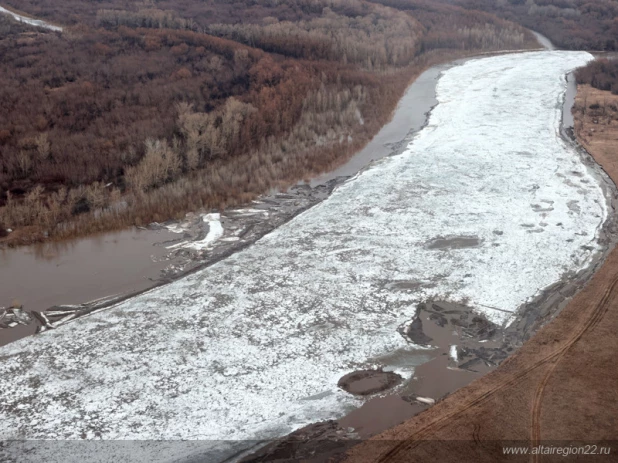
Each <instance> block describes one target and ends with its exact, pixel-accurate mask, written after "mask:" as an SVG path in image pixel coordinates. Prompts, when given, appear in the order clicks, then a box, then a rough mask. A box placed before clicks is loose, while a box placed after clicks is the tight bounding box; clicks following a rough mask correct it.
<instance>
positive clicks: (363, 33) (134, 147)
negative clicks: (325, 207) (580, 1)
mask: <svg viewBox="0 0 618 463" xmlns="http://www.w3.org/2000/svg"><path fill="white" fill-rule="evenodd" d="M4 4H6V5H8V6H9V7H12V8H15V9H16V10H17V11H19V12H22V13H24V14H30V15H33V16H36V17H38V18H41V19H45V20H48V21H52V22H55V23H57V24H60V25H63V26H65V29H64V31H63V32H62V33H58V32H50V31H45V30H42V29H37V28H31V27H27V26H24V25H23V24H21V23H17V22H15V21H13V20H12V19H10V18H9V17H8V16H5V15H0V31H1V33H0V57H1V60H2V63H3V66H2V67H0V234H2V235H4V236H3V237H0V239H1V240H2V241H4V243H5V244H9V245H15V244H23V243H28V242H32V241H37V240H42V239H46V238H66V237H70V236H75V235H82V234H86V233H92V232H97V231H103V230H110V229H114V228H119V227H123V226H127V225H131V224H136V225H143V224H146V223H149V222H150V221H164V220H167V219H170V218H176V217H179V216H182V215H183V214H184V213H185V212H187V211H190V210H196V209H199V208H202V207H205V208H219V209H221V208H225V207H229V206H232V205H236V204H239V203H243V202H246V201H248V200H250V199H252V198H254V197H255V196H256V195H259V194H261V193H264V192H266V191H268V190H269V189H270V188H273V187H285V186H287V185H290V184H293V183H294V182H297V181H299V180H302V179H305V178H308V177H310V176H312V175H314V174H318V173H320V172H322V171H325V170H328V169H331V168H333V167H334V166H336V165H337V164H339V163H341V162H342V161H344V160H345V159H346V158H347V157H349V156H350V155H351V154H352V153H354V152H355V151H356V150H358V149H359V148H361V147H362V146H363V145H364V144H365V143H367V141H368V140H369V139H370V138H371V137H372V136H373V135H374V134H375V133H376V132H377V131H378V130H379V128H380V127H381V126H382V125H383V124H384V123H385V122H386V121H387V120H388V118H389V116H390V114H391V112H392V110H393V109H394V107H395V106H396V103H397V101H398V100H399V98H400V97H401V95H402V93H403V91H404V90H405V88H406V86H407V84H408V83H409V82H410V80H411V79H412V78H414V77H415V76H416V75H418V74H419V73H420V72H421V71H422V70H424V69H425V68H426V67H427V66H429V65H432V64H435V63H438V62H441V61H445V60H448V59H452V58H455V57H458V56H465V55H469V54H474V53H477V52H480V51H488V50H498V49H521V48H531V47H536V46H537V45H536V42H535V41H534V39H533V38H532V36H531V35H530V34H529V33H528V32H527V31H525V29H523V28H522V27H521V26H518V25H516V24H514V23H513V22H509V21H507V20H505V19H500V18H498V17H497V16H495V15H492V14H490V13H484V12H479V11H475V12H473V11H469V10H467V9H465V8H462V7H460V6H457V5H449V4H439V3H436V2H432V1H429V0H383V1H382V2H380V3H371V2H366V1H363V0H293V1H286V2H283V1H279V0H239V1H236V2H227V3H224V2H220V1H213V0H209V1H198V0H179V1H172V0H160V1H157V2H152V1H150V2H134V1H125V0H104V1H97V2H91V1H87V0H65V1H63V2H54V1H51V0H7V1H6V2H5V3H4ZM6 229H12V230H13V232H12V233H10V234H7V232H6Z"/></svg>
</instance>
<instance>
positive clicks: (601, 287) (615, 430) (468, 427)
mask: <svg viewBox="0 0 618 463" xmlns="http://www.w3.org/2000/svg"><path fill="white" fill-rule="evenodd" d="M617 103H618V96H616V95H612V94H611V93H610V92H608V91H600V90H597V89H595V88H592V87H590V86H588V85H583V86H580V87H579V89H578V95H577V100H576V104H575V108H574V115H575V120H576V124H575V128H576V134H577V137H578V140H579V141H580V142H581V144H582V145H583V146H585V147H586V149H587V150H588V151H589V152H590V153H591V154H592V156H593V157H594V158H595V159H596V160H597V162H598V163H599V164H600V165H601V166H602V167H603V168H604V169H605V170H606V171H607V173H608V174H609V175H610V177H611V178H612V179H613V180H614V182H616V181H618V149H616V146H618V145H617V142H618V113H617V112H616V107H615V105H616V104H617ZM616 332H618V248H614V249H613V250H612V251H611V253H610V254H609V256H608V257H607V260H606V261H605V263H604V264H603V265H602V267H601V268H600V269H599V270H598V271H597V272H596V274H595V275H594V276H593V278H592V279H591V280H590V281H589V283H588V284H587V285H586V286H585V287H584V289H583V290H582V291H581V292H579V293H578V294H577V295H576V296H575V297H574V298H573V299H572V301H571V302H570V303H569V304H568V305H567V307H566V308H564V309H563V311H562V312H561V313H560V314H559V315H558V316H557V318H556V319H555V320H553V321H552V322H551V323H549V324H548V325H546V326H545V327H544V328H542V329H541V330H540V331H539V332H538V333H537V334H536V335H535V336H534V337H533V338H532V339H531V340H530V341H528V342H527V343H526V344H525V345H524V346H523V347H522V348H521V349H520V350H519V351H518V352H517V353H516V354H515V355H513V356H512V357H510V358H509V359H507V360H506V361H505V362H504V363H503V364H502V365H500V367H499V368H498V369H497V370H495V371H494V372H492V373H490V374H488V375H487V376H485V377H483V378H481V379H479V380H477V381H475V382H473V383H472V384H470V385H469V386H467V387H464V388H463V389H460V390H459V391H457V392H455V393H454V394H452V395H450V396H448V397H446V398H445V399H444V400H443V401H441V402H439V403H438V404H437V405H436V406H434V407H432V408H430V409H428V410H427V411H425V412H423V413H421V414H419V415H417V416H416V417H414V418H412V419H411V420H409V421H407V422H405V423H403V424H401V425H400V426H398V427H396V428H393V429H391V430H388V431H386V432H384V433H382V434H380V435H378V436H376V437H375V438H374V439H372V440H370V441H368V442H365V443H363V444H361V445H359V446H357V447H355V448H353V449H352V450H351V451H350V452H349V454H348V456H347V460H346V461H349V462H355V463H356V462H427V461H435V462H451V461H453V462H454V461H457V462H495V461H522V462H524V461H525V462H528V461H534V462H536V461H548V462H552V461H608V462H609V461H616V458H617V457H616V453H617V452H618V448H616V447H615V443H616V436H618V389H617V388H616V385H617V384H618V369H617V368H616V361H615V358H616V352H617V351H618V337H616ZM608 441H613V444H614V448H612V449H611V452H612V453H611V454H610V455H609V456H608V455H597V456H596V457H593V456H590V455H579V456H575V457H573V456H571V457H569V458H565V457H564V456H563V455H557V454H554V455H545V456H538V457H532V456H530V455H529V456H521V455H520V456H512V455H511V456H506V455H504V454H503V450H502V448H503V445H505V446H508V445H515V446H535V445H539V444H544V445H551V444H554V445H556V446H569V447H570V446H572V445H574V444H576V443H578V445H585V444H597V445H598V449H600V448H601V447H603V446H604V444H603V442H606V444H605V445H610V444H611V442H610V443H608Z"/></svg>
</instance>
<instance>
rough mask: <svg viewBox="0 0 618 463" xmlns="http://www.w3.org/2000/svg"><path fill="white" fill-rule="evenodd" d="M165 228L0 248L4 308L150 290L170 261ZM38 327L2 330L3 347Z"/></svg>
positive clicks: (35, 307) (42, 306)
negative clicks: (23, 246) (13, 305)
mask: <svg viewBox="0 0 618 463" xmlns="http://www.w3.org/2000/svg"><path fill="white" fill-rule="evenodd" d="M176 238H177V235H176V234H174V233H171V232H168V231H166V230H157V231H152V230H138V229H132V230H125V231H121V232H117V233H106V234H104V235H100V236H94V237H90V238H85V239H80V240H73V241H68V242H62V243H44V244H40V245H37V246H29V247H25V248H19V249H0V306H7V305H10V304H13V303H16V304H19V305H23V307H24V309H26V310H29V311H37V312H40V311H44V310H46V309H49V308H50V307H53V306H57V305H74V304H81V303H85V302H91V301H95V300H97V299H100V298H106V297H108V296H121V295H123V294H130V293H133V292H136V291H141V290H144V289H147V288H149V287H151V286H152V285H153V282H154V281H156V280H158V279H159V278H160V272H161V270H163V269H164V268H165V267H166V266H167V265H169V264H170V262H169V261H168V260H167V259H166V258H165V255H166V253H167V249H166V248H165V247H164V246H162V245H161V243H162V242H164V241H166V240H172V239H176ZM35 329H36V325H35V324H32V325H29V326H17V327H15V328H11V329H3V330H0V345H4V344H7V343H8V342H11V341H14V340H16V339H19V338H21V337H23V336H26V335H28V334H34V331H35Z"/></svg>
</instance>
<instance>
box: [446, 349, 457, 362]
mask: <svg viewBox="0 0 618 463" xmlns="http://www.w3.org/2000/svg"><path fill="white" fill-rule="evenodd" d="M448 356H449V357H450V358H451V359H453V360H454V361H455V362H456V361H457V346H456V345H452V346H451V348H450V350H449V353H448Z"/></svg>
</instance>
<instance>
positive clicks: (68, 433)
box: [0, 52, 608, 461]
mask: <svg viewBox="0 0 618 463" xmlns="http://www.w3.org/2000/svg"><path fill="white" fill-rule="evenodd" d="M590 59H592V57H591V55H589V54H588V53H584V52H536V53H522V54H511V55H506V56H495V57H489V58H483V59H476V60H470V61H468V62H466V63H465V64H463V65H461V66H458V67H454V68H452V69H449V70H447V71H446V72H444V73H443V75H442V78H441V79H440V81H439V83H438V87H437V96H438V100H439V104H438V106H437V107H436V108H434V110H433V111H432V113H431V115H430V118H429V121H428V125H427V127H425V129H423V130H422V131H421V132H420V133H419V134H418V135H417V136H416V137H415V138H414V140H413V141H412V142H411V143H410V145H409V146H408V147H407V149H406V150H405V152H403V153H402V154H401V155H399V156H394V157H391V158H387V159H384V160H383V161H382V162H380V163H379V164H377V165H375V166H373V167H371V168H369V169H367V170H365V171H363V172H362V173H361V174H359V175H358V176H356V177H355V178H354V179H353V180H351V181H348V182H347V183H345V184H343V185H342V186H340V187H339V188H337V189H336V190H335V191H334V192H333V194H332V195H331V196H330V197H329V198H328V199H327V200H325V201H323V202H322V203H320V204H318V205H317V206H315V207H313V208H311V209H309V210H307V211H305V212H303V213H302V214H300V215H298V216H297V217H295V218H294V219H293V220H291V221H290V222H288V223H286V224H284V225H282V226H281V227H279V228H278V229H276V230H274V231H273V232H272V233H270V234H268V235H266V236H264V237H263V238H262V239H260V240H259V241H258V242H256V243H255V244H254V245H252V246H250V247H248V248H246V249H245V250H243V251H241V252H238V253H236V254H233V255H232V256H230V257H229V258H227V259H224V260H222V261H220V262H218V263H216V264H214V265H212V266H210V267H208V268H206V269H204V270H201V271H199V272H196V273H194V274H192V275H190V276H187V277H186V278H183V279H181V280H178V281H176V282H174V283H171V284H169V285H167V286H163V287H160V288H157V289H154V290H152V291H150V292H147V293H145V294H142V295H140V296H139V297H136V298H134V299H131V300H128V301H125V302H123V303H121V304H119V305H117V306H115V307H113V308H110V309H107V310H104V311H101V312H98V313H96V314H93V315H91V316H88V317H84V318H81V319H78V320H76V321H75V322H73V323H69V324H67V325H64V326H62V327H60V328H59V329H57V330H54V331H50V332H47V333H45V334H43V335H41V336H38V337H33V338H27V339H22V340H20V341H17V342H15V343H13V344H10V345H7V346H4V347H3V348H0V390H2V391H3V393H2V395H0V439H4V440H8V439H15V438H27V439H80V436H81V435H82V433H87V435H88V436H91V435H93V431H92V430H96V431H97V432H100V433H101V437H102V438H103V439H108V440H110V439H150V440H163V439H168V440H170V439H171V440H174V439H202V440H210V441H212V447H213V449H215V448H216V449H218V451H219V450H220V449H221V446H225V445H229V446H231V445H232V444H231V443H230V441H232V440H235V441H236V442H238V441H241V440H245V441H246V440H250V439H269V438H274V437H278V436H281V435H283V434H286V433H288V432H290V431H292V430H294V429H297V428H299V427H301V426H303V425H306V424H308V423H311V422H314V421H317V420H323V419H330V418H335V417H337V416H340V415H341V414H343V413H344V412H345V411H346V410H349V408H350V407H352V406H357V405H358V404H359V403H360V402H359V401H358V400H357V399H355V398H354V397H351V396H350V395H348V394H346V393H345V392H343V391H341V390H340V389H339V388H338V387H337V381H338V379H339V378H340V377H341V376H343V375H344V374H347V373H349V372H351V371H353V370H357V369H361V368H363V367H364V366H366V365H367V363H368V362H371V363H375V359H377V358H380V357H381V356H384V355H385V354H387V353H389V352H393V351H395V350H397V349H401V348H403V347H408V344H407V343H406V341H405V340H404V339H403V338H402V337H401V335H400V334H399V333H398V332H397V327H399V326H400V325H402V324H404V323H406V322H408V321H409V320H411V319H412V318H413V317H414V315H415V309H416V305H417V304H418V303H419V302H421V301H423V300H426V299H427V298H440V299H442V300H444V299H449V300H453V301H461V300H464V299H465V300H468V301H469V303H470V305H472V306H474V307H476V308H477V310H478V311H479V312H482V313H484V314H486V315H487V317H489V318H490V319H491V320H492V321H494V322H496V323H507V322H508V321H509V320H511V319H512V317H513V313H512V312H515V311H516V310H517V309H518V307H520V306H521V305H522V304H523V303H525V302H526V301H528V300H530V298H532V297H534V296H535V295H537V294H538V293H539V291H540V290H542V289H543V288H545V287H547V286H549V285H551V284H553V283H554V282H556V281H558V280H559V279H560V278H561V277H562V276H563V275H564V274H565V273H566V272H573V271H577V270H579V269H581V268H583V267H585V266H587V265H588V264H589V263H590V261H591V259H592V256H593V254H594V253H595V252H596V250H598V249H599V243H598V231H599V228H600V226H601V224H602V223H603V222H604V220H605V218H606V216H607V210H608V209H607V204H606V201H605V198H604V196H603V192H602V189H601V188H600V186H599V185H598V182H597V179H596V177H594V176H593V175H592V174H591V173H590V172H589V170H588V168H586V167H585V166H584V165H583V164H582V162H581V160H580V158H579V156H578V154H577V153H576V152H575V151H574V150H573V149H572V148H571V147H570V146H569V145H567V144H566V143H565V142H564V141H563V140H562V139H561V138H560V136H559V123H560V115H561V104H560V103H561V98H562V95H563V94H564V91H565V88H566V83H565V79H564V74H565V73H566V72H568V71H569V70H571V69H573V68H575V67H578V66H581V65H584V64H585V63H586V62H588V61H589V60H590ZM522 153H524V154H525V155H523V154H522ZM573 172H576V173H577V174H578V175H579V177H578V178H579V179H581V178H585V179H587V180H588V182H587V183H585V184H583V183H581V182H578V183H577V184H575V183H574V182H569V181H566V180H568V178H569V177H570V176H572V175H573ZM574 199H577V200H578V201H579V205H580V208H579V210H571V209H569V207H568V203H569V201H572V200H574ZM542 200H546V201H553V204H552V207H553V210H551V211H542V212H539V211H538V210H534V208H533V207H531V205H533V204H539V203H540V202H541V201H542ZM208 222H209V225H210V227H211V228H210V230H211V231H210V232H209V233H208V236H207V237H206V238H205V240H203V241H202V245H204V246H206V245H210V244H211V243H212V242H214V240H215V239H218V238H220V237H221V233H222V228H220V221H219V218H218V217H214V216H212V217H211V218H209V219H208ZM541 222H543V223H546V224H547V226H545V227H540V223H541ZM522 224H534V225H535V226H539V227H540V228H542V229H543V231H542V232H541V233H530V232H529V229H528V228H526V227H522V226H521V225H522ZM560 224H561V225H560ZM494 230H499V231H501V234H496V233H494ZM438 236H477V237H478V238H479V243H480V244H479V246H475V247H463V248H445V249H428V248H427V246H426V245H425V244H426V243H427V242H429V241H430V240H432V239H435V238H436V237H438ZM419 279H423V281H430V282H432V283H433V285H432V286H430V287H429V286H422V287H419V288H418V289H410V290H406V291H401V290H399V289H397V288H396V286H395V285H389V284H388V283H389V282H395V281H417V280H419ZM486 307H491V309H489V308H486ZM496 309H497V310H496ZM370 359H373V360H370ZM307 397H312V398H314V399H313V400H303V398H307ZM33 420H36V423H35V424H31V423H32V422H33ZM223 439H225V440H227V442H228V444H225V443H221V440H223ZM215 441H218V443H217V442H215ZM247 445H249V444H247ZM230 448H231V447H230ZM35 450H36V448H35ZM213 451H214V450H213ZM230 451H232V450H230ZM235 451H237V449H234V452H235ZM41 455H42V456H43V457H47V456H48V454H45V453H42V454H41ZM166 455H167V454H166V453H165V452H159V453H157V454H155V456H154V457H153V459H152V460H151V461H164V460H165V458H166ZM167 457H169V455H167ZM168 459H169V458H168ZM205 459H206V460H208V458H205ZM211 460H215V459H214V458H211Z"/></svg>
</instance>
